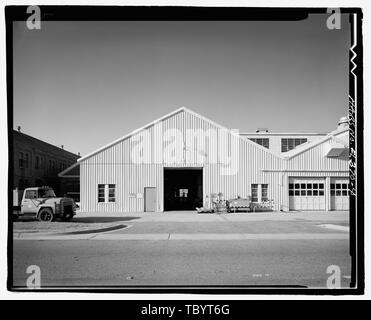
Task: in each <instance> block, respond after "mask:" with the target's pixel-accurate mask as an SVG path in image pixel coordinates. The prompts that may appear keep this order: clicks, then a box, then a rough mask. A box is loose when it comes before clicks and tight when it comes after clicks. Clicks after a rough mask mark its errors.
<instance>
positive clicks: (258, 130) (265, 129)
mask: <svg viewBox="0 0 371 320" xmlns="http://www.w3.org/2000/svg"><path fill="white" fill-rule="evenodd" d="M255 132H268V128H258V129H256V131H255Z"/></svg>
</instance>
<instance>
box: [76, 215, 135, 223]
mask: <svg viewBox="0 0 371 320" xmlns="http://www.w3.org/2000/svg"><path fill="white" fill-rule="evenodd" d="M137 219H140V217H130V216H129V217H74V218H73V219H72V221H71V222H78V223H97V222H117V221H131V220H137Z"/></svg>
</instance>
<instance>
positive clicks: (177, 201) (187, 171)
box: [164, 168, 203, 211]
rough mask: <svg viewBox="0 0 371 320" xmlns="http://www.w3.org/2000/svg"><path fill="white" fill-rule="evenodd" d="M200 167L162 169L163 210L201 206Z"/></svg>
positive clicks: (191, 208) (190, 208)
mask: <svg viewBox="0 0 371 320" xmlns="http://www.w3.org/2000/svg"><path fill="white" fill-rule="evenodd" d="M202 203H203V199H202V168H197V169H195V168H181V169H179V168H165V169H164V210H165V211H170V210H195V208H196V207H202Z"/></svg>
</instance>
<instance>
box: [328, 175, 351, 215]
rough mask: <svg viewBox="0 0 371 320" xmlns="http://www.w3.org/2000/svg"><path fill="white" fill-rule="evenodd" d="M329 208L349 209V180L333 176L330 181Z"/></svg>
mask: <svg viewBox="0 0 371 320" xmlns="http://www.w3.org/2000/svg"><path fill="white" fill-rule="evenodd" d="M330 194H331V210H349V180H348V179H347V178H336V179H335V178H333V179H331V183H330Z"/></svg>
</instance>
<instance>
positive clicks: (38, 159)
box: [35, 156, 40, 169]
mask: <svg viewBox="0 0 371 320" xmlns="http://www.w3.org/2000/svg"><path fill="white" fill-rule="evenodd" d="M39 166H40V158H39V156H36V158H35V169H39Z"/></svg>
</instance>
